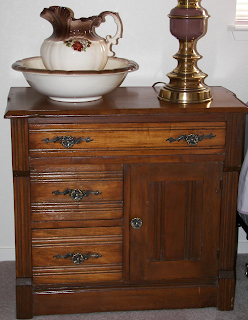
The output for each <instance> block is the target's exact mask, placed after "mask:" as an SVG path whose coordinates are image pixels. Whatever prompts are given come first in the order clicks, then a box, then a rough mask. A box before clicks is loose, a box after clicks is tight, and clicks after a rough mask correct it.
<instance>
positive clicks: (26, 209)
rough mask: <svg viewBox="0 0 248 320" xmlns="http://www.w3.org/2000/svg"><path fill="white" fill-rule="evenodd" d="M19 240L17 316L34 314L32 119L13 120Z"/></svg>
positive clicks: (15, 197)
mask: <svg viewBox="0 0 248 320" xmlns="http://www.w3.org/2000/svg"><path fill="white" fill-rule="evenodd" d="M11 138H12V167H13V176H14V178H13V182H14V209H15V241H16V277H17V279H16V316H17V318H18V319H30V318H32V316H33V295H32V262H31V212H30V178H29V157H28V154H29V152H28V120H27V119H23V118H16V119H12V120H11Z"/></svg>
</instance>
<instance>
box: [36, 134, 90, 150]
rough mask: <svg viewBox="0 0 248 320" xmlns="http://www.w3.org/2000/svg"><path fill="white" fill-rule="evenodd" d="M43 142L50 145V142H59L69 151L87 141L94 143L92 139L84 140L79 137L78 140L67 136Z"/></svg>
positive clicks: (46, 139) (47, 139)
mask: <svg viewBox="0 0 248 320" xmlns="http://www.w3.org/2000/svg"><path fill="white" fill-rule="evenodd" d="M42 141H45V143H49V142H53V143H56V142H59V143H61V144H62V146H64V147H65V148H67V149H69V148H72V147H73V146H74V144H79V143H80V142H82V141H85V142H91V141H93V139H91V138H90V137H87V138H82V137H79V138H76V137H72V136H65V137H63V136H62V137H55V138H54V139H51V140H50V139H49V138H45V139H42Z"/></svg>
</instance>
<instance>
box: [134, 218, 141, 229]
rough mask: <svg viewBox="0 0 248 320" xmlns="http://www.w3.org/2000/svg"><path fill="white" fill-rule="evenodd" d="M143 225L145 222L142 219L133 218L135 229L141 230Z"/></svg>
mask: <svg viewBox="0 0 248 320" xmlns="http://www.w3.org/2000/svg"><path fill="white" fill-rule="evenodd" d="M142 225H143V221H142V219H141V218H133V219H132V220H131V227H132V228H134V229H140V228H141V227H142Z"/></svg>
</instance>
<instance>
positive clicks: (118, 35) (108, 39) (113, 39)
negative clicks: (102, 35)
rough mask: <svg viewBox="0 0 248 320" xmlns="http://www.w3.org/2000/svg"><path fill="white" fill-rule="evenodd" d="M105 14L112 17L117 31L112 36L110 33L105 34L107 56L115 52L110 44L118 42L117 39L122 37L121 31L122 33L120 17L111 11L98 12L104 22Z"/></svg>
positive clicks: (111, 55)
mask: <svg viewBox="0 0 248 320" xmlns="http://www.w3.org/2000/svg"><path fill="white" fill-rule="evenodd" d="M107 15H110V16H111V17H113V19H114V21H115V23H116V25H117V31H116V34H115V35H114V36H113V37H112V36H110V35H108V36H106V42H107V48H108V56H109V57H113V56H114V55H115V53H114V52H113V51H112V45H113V44H118V40H119V39H120V38H122V33H123V25H122V21H121V18H120V16H119V14H118V13H117V12H111V11H104V12H102V13H100V14H99V17H101V18H102V22H105V17H106V16H107Z"/></svg>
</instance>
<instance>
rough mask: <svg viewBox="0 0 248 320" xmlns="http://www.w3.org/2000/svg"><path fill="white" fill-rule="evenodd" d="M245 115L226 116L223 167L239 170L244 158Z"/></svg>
mask: <svg viewBox="0 0 248 320" xmlns="http://www.w3.org/2000/svg"><path fill="white" fill-rule="evenodd" d="M244 134H245V115H244V114H230V115H228V116H227V132H226V158H225V167H226V169H228V168H236V170H238V169H240V167H241V164H242V161H243V156H244V154H243V153H244Z"/></svg>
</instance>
